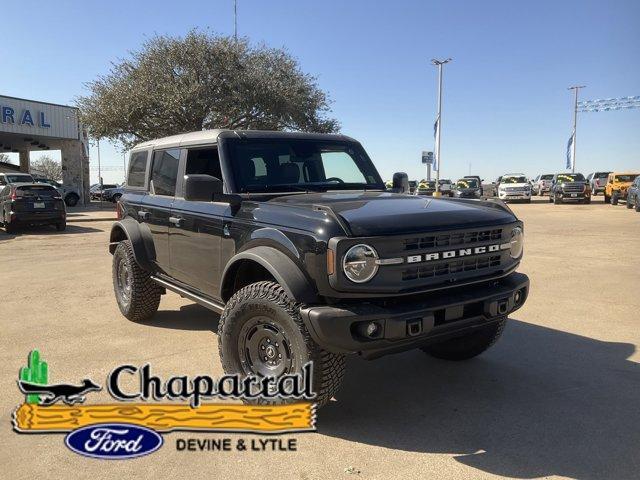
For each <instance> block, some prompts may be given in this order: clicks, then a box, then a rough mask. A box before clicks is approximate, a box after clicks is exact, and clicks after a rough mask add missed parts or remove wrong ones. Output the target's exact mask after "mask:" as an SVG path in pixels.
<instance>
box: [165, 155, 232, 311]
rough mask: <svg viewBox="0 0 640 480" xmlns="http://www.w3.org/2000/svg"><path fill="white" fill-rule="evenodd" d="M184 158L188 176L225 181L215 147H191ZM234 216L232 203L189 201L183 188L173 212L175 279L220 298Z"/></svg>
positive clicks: (172, 238)
mask: <svg viewBox="0 0 640 480" xmlns="http://www.w3.org/2000/svg"><path fill="white" fill-rule="evenodd" d="M184 156H185V157H186V160H185V167H184V174H185V175H190V174H205V175H211V176H212V177H216V178H219V179H222V172H221V169H220V158H219V156H218V151H217V149H216V148H215V147H214V146H207V147H204V148H190V149H188V150H187V151H186V152H185V154H184ZM230 216H231V209H230V208H229V204H228V203H219V202H213V201H210V202H188V201H186V200H185V199H184V198H183V192H182V188H180V187H179V188H178V192H177V195H176V198H175V201H174V203H173V207H172V209H171V223H170V225H169V248H170V255H171V270H172V276H173V277H174V278H175V279H176V280H178V281H180V282H182V283H184V284H186V285H188V286H190V287H192V288H194V289H196V290H198V291H200V292H204V293H205V294H207V295H208V296H210V297H212V298H217V297H218V296H219V287H220V276H221V273H222V272H221V271H220V268H221V266H220V248H221V244H222V241H223V237H224V235H223V228H224V222H225V218H226V217H230ZM228 241H229V242H231V240H230V239H229V240H228Z"/></svg>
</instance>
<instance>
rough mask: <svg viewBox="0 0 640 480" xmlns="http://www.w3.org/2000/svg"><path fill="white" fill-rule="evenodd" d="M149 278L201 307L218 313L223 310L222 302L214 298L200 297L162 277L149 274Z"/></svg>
mask: <svg viewBox="0 0 640 480" xmlns="http://www.w3.org/2000/svg"><path fill="white" fill-rule="evenodd" d="M151 280H153V281H154V282H156V283H157V284H158V285H160V286H162V287H164V288H166V289H167V290H171V291H172V292H174V293H177V294H178V295H180V296H181V297H184V298H188V299H189V300H192V301H194V302H196V303H197V304H198V305H202V306H203V307H205V308H208V309H209V310H213V311H214V312H218V313H222V311H223V310H224V305H223V304H222V303H218V302H216V301H214V300H209V299H208V298H204V297H201V296H200V295H196V294H195V293H193V292H190V291H189V290H186V289H184V288H182V287H178V286H177V285H174V284H173V283H171V282H168V281H166V280H163V279H162V278H158V277H156V276H154V275H151Z"/></svg>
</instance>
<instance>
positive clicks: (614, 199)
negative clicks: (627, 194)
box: [611, 193, 620, 205]
mask: <svg viewBox="0 0 640 480" xmlns="http://www.w3.org/2000/svg"><path fill="white" fill-rule="evenodd" d="M619 198H620V197H618V194H617V193H613V194H612V195H611V205H617V204H618V200H619Z"/></svg>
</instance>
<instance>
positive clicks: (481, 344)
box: [421, 317, 507, 361]
mask: <svg viewBox="0 0 640 480" xmlns="http://www.w3.org/2000/svg"><path fill="white" fill-rule="evenodd" d="M506 324H507V317H504V318H502V319H501V320H498V321H497V322H493V323H491V324H489V325H487V326H484V327H481V328H477V329H475V330H473V331H472V332H470V333H468V334H466V335H464V336H462V337H455V338H451V339H449V340H445V341H443V342H440V343H434V344H432V345H427V346H425V347H422V348H421V350H422V351H423V352H425V353H428V354H429V355H431V356H432V357H435V358H440V359H442V360H454V361H460V360H469V359H470V358H473V357H476V356H478V355H480V354H481V353H482V352H484V351H485V350H486V349H488V348H489V347H491V346H492V345H493V344H494V343H496V342H497V341H498V339H499V338H500V336H501V335H502V332H503V331H504V327H505V325H506Z"/></svg>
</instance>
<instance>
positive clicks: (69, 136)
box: [0, 95, 89, 204]
mask: <svg viewBox="0 0 640 480" xmlns="http://www.w3.org/2000/svg"><path fill="white" fill-rule="evenodd" d="M42 150H60V157H61V161H62V183H63V184H64V185H65V186H70V187H72V188H74V189H75V190H76V191H77V192H78V193H79V195H80V203H82V204H87V203H88V202H89V141H88V137H87V133H86V131H85V130H84V129H83V128H82V125H81V124H80V120H79V117H78V109H77V108H75V107H70V106H67V105H58V104H54V103H47V102H39V101H35V100H26V99H24V98H16V97H7V96H2V95H0V153H17V154H18V156H19V159H20V165H19V170H20V171H22V172H29V171H30V165H29V154H30V152H33V151H42Z"/></svg>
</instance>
